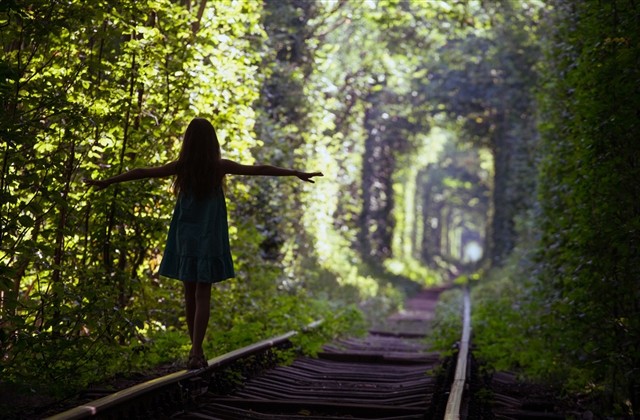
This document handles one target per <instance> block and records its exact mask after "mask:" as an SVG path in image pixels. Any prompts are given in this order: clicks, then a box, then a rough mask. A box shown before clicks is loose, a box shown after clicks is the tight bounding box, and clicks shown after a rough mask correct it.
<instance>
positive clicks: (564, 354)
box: [475, 0, 640, 416]
mask: <svg viewBox="0 0 640 420" xmlns="http://www.w3.org/2000/svg"><path fill="white" fill-rule="evenodd" d="M549 3H550V6H551V8H550V9H549V10H551V11H552V12H553V13H550V14H549V15H548V17H547V19H546V20H545V24H544V26H543V27H542V28H541V31H540V32H539V34H540V35H539V36H540V39H541V40H542V41H544V43H543V45H544V46H545V51H546V55H545V57H546V60H545V61H544V62H543V63H544V65H543V66H541V68H540V71H541V74H542V76H543V80H544V81H545V83H544V84H543V86H541V89H540V91H539V93H538V99H539V101H538V103H539V108H540V113H539V128H540V130H541V135H542V141H541V144H540V146H539V149H538V150H539V151H538V156H539V157H538V159H539V165H538V171H539V172H538V176H537V180H538V188H537V190H538V196H537V202H536V203H534V205H533V206H531V210H530V211H529V212H528V213H524V214H521V218H520V221H521V223H520V225H519V228H518V234H519V238H518V245H517V247H516V250H515V252H513V253H512V254H511V256H510V257H509V258H508V259H507V260H506V261H507V264H506V265H505V266H504V267H503V268H501V269H500V270H494V271H493V272H492V274H491V278H492V279H493V280H491V279H487V282H485V284H484V285H483V286H481V287H479V288H478V289H477V290H476V300H477V307H476V312H475V317H476V321H477V322H476V329H475V331H476V337H477V338H478V340H477V343H478V345H479V348H480V352H481V353H482V356H483V357H484V359H485V360H486V361H488V362H490V364H491V365H492V366H493V367H494V368H513V367H520V368H524V371H525V372H527V373H528V374H529V375H532V376H536V377H538V378H546V379H550V380H553V381H555V382H556V383H558V384H561V385H562V386H563V387H565V388H568V389H571V390H573V391H578V392H581V393H586V394H588V395H589V396H590V398H592V400H593V401H594V406H595V407H596V410H597V412H599V413H601V414H603V415H607V414H608V415H618V416H622V415H625V416H626V415H633V413H636V414H637V411H638V407H640V386H639V384H638V379H637V378H638V373H639V372H640V365H639V356H640V351H639V350H640V348H639V347H638V345H639V344H638V343H640V324H639V323H638V320H640V316H639V315H640V305H639V302H640V295H639V290H640V289H639V287H638V278H640V277H639V276H638V266H637V262H638V244H639V240H640V237H639V236H638V229H637V227H638V223H640V213H639V212H638V197H639V193H640V191H639V190H638V182H637V180H638V176H640V172H639V166H638V159H639V158H640V148H639V146H638V141H637V138H638V121H637V120H638V113H637V110H638V109H639V107H638V94H637V86H638V84H639V82H640V72H639V70H638V69H639V68H640V67H639V66H638V64H639V63H638V57H639V55H638V52H639V50H638V48H639V44H638V40H639V39H640V38H639V35H640V33H639V32H638V30H639V27H638V24H637V22H638V17H639V16H640V15H639V11H638V9H637V6H634V4H633V2H622V1H612V2H591V1H580V2H573V1H562V0H557V1H552V2H549ZM497 182H498V181H497V180H496V183H497ZM527 214H528V216H527Z"/></svg>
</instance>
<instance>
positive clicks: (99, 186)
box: [82, 178, 109, 190]
mask: <svg viewBox="0 0 640 420" xmlns="http://www.w3.org/2000/svg"><path fill="white" fill-rule="evenodd" d="M82 181H83V182H84V183H85V184H87V185H89V186H92V187H96V189H97V190H102V189H105V188H107V187H108V186H109V183H108V182H107V181H101V180H99V179H87V178H84V179H83V180H82Z"/></svg>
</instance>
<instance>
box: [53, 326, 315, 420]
mask: <svg viewBox="0 0 640 420" xmlns="http://www.w3.org/2000/svg"><path fill="white" fill-rule="evenodd" d="M321 323H322V321H321V320H320V321H315V322H313V323H311V324H309V325H308V326H306V327H305V330H308V329H313V328H315V327H317V326H318V325H320V324H321ZM296 334H297V332H296V331H289V332H286V333H284V334H282V335H279V336H276V337H272V338H269V339H266V340H262V341H259V342H257V343H254V344H251V345H249V346H246V347H242V348H240V349H236V350H233V351H231V352H229V353H226V354H223V355H221V356H218V357H214V358H213V359H211V360H209V361H208V367H206V368H202V369H199V370H189V371H188V370H182V371H179V372H175V373H172V374H169V375H166V376H163V377H161V378H156V379H152V380H150V381H147V382H144V383H141V384H138V385H135V386H133V387H130V388H127V389H124V390H122V391H118V392H115V393H113V394H111V395H108V396H106V397H104V398H100V399H97V400H95V401H92V402H90V403H88V404H83V405H80V406H78V407H75V408H72V409H70V410H67V411H64V412H62V413H59V414H56V415H54V416H52V417H49V420H75V419H85V418H88V417H91V416H96V415H101V414H104V413H106V412H109V411H110V410H112V409H114V408H115V407H117V406H119V405H122V404H126V403H127V402H130V401H132V400H135V399H136V398H140V397H142V396H144V395H146V394H150V393H155V392H162V391H163V390H167V392H171V391H169V390H168V389H170V388H172V389H173V390H174V392H184V390H185V389H186V390H189V389H190V388H194V386H197V385H192V384H193V382H196V381H197V379H198V378H199V377H201V376H202V375H203V374H206V372H207V371H212V370H214V369H216V368H218V367H221V366H225V365H227V364H230V363H232V362H234V361H236V360H238V359H240V358H244V357H248V356H251V355H254V354H257V353H260V352H262V351H264V350H266V349H269V348H273V347H276V346H278V345H281V344H283V343H286V342H288V341H289V339H290V338H291V337H293V336H295V335H296ZM194 380H196V381H194ZM176 389H177V391H176Z"/></svg>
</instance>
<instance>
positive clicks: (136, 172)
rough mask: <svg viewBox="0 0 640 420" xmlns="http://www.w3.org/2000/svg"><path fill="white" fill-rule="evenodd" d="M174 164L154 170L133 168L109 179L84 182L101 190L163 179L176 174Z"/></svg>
mask: <svg viewBox="0 0 640 420" xmlns="http://www.w3.org/2000/svg"><path fill="white" fill-rule="evenodd" d="M176 164H177V162H171V163H167V164H166V165H162V166H156V167H154V168H135V169H132V170H130V171H127V172H123V173H121V174H120V175H116V176H113V177H111V178H107V179H85V180H84V182H85V183H86V184H88V185H92V186H94V187H97V188H98V189H99V190H101V189H103V188H106V187H108V186H109V185H111V184H117V183H119V182H125V181H133V180H136V179H144V178H164V177H167V176H171V175H175V174H176Z"/></svg>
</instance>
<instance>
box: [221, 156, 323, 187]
mask: <svg viewBox="0 0 640 420" xmlns="http://www.w3.org/2000/svg"><path fill="white" fill-rule="evenodd" d="M220 164H221V166H222V171H223V172H224V173H225V174H230V175H263V176H297V177H298V178H300V179H301V180H303V181H307V182H311V183H313V182H315V181H313V180H312V179H311V178H313V177H314V176H324V175H323V174H322V172H302V171H296V170H294V169H286V168H279V167H277V166H272V165H242V164H240V163H237V162H234V161H232V160H229V159H221V160H220Z"/></svg>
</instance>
